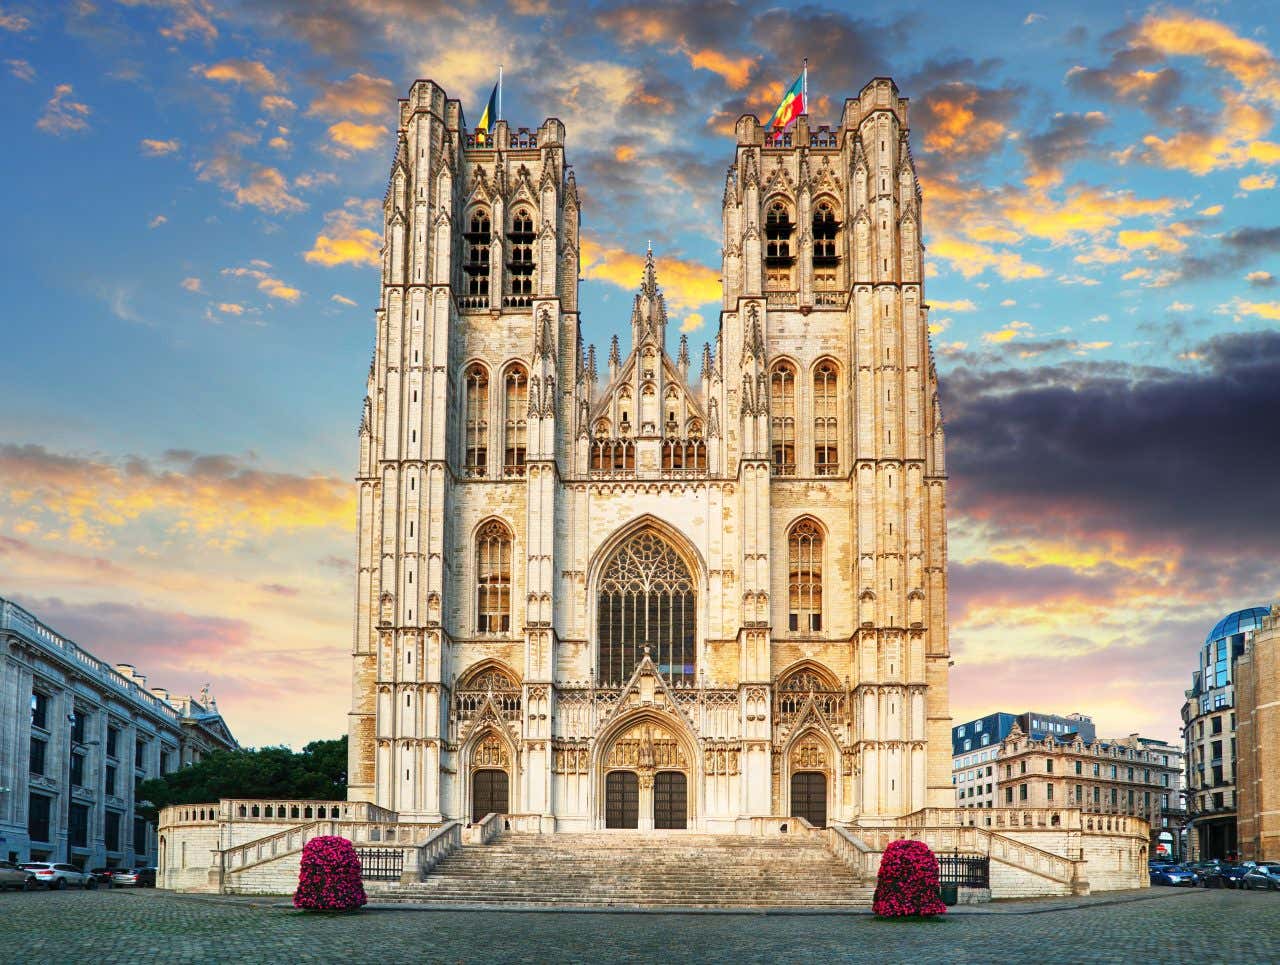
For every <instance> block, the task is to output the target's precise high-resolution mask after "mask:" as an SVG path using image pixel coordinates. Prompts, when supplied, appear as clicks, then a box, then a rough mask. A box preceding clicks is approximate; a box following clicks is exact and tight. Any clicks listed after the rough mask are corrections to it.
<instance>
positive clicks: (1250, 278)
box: [1244, 271, 1276, 288]
mask: <svg viewBox="0 0 1280 965" xmlns="http://www.w3.org/2000/svg"><path fill="white" fill-rule="evenodd" d="M1244 280H1245V281H1247V282H1248V283H1249V286H1250V287H1251V288H1274V287H1275V286H1276V279H1275V276H1274V275H1272V274H1271V272H1269V271H1251V272H1249V274H1247V275H1245V276H1244Z"/></svg>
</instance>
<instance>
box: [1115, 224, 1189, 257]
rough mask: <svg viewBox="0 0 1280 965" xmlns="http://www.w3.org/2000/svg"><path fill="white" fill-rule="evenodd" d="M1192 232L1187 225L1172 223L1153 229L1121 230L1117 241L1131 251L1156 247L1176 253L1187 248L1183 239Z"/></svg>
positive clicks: (1168, 252) (1159, 249)
mask: <svg viewBox="0 0 1280 965" xmlns="http://www.w3.org/2000/svg"><path fill="white" fill-rule="evenodd" d="M1192 233H1193V232H1192V231H1191V229H1190V228H1188V227H1187V226H1186V225H1183V224H1172V225H1169V227H1168V228H1157V229H1154V230H1151V231H1134V230H1126V231H1121V232H1119V233H1118V234H1117V235H1116V242H1117V243H1118V244H1119V245H1120V247H1121V248H1127V249H1128V250H1129V251H1143V250H1147V249H1152V248H1154V249H1156V250H1158V251H1163V252H1165V253H1167V254H1175V255H1176V254H1178V253H1179V252H1183V251H1186V250H1187V243H1186V242H1185V241H1183V240H1182V239H1183V238H1185V237H1186V236H1187V235H1190V234H1192Z"/></svg>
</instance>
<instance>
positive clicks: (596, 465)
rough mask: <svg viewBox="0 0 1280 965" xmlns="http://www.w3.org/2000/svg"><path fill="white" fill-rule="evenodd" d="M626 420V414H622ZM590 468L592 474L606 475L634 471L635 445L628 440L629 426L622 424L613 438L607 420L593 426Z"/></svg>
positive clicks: (632, 441)
mask: <svg viewBox="0 0 1280 965" xmlns="http://www.w3.org/2000/svg"><path fill="white" fill-rule="evenodd" d="M623 418H624V419H625V418H626V413H625V412H624V413H623ZM590 468H591V471H592V472H593V473H600V474H602V475H608V474H612V473H630V472H635V469H636V444H635V441H634V440H633V439H631V438H630V424H629V423H626V422H624V423H623V425H622V426H621V427H620V428H619V431H618V435H617V436H614V435H613V432H612V430H611V428H610V426H609V420H608V419H600V420H599V421H597V422H596V424H595V430H594V433H593V435H592V437H591V459H590Z"/></svg>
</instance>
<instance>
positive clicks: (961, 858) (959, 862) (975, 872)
mask: <svg viewBox="0 0 1280 965" xmlns="http://www.w3.org/2000/svg"><path fill="white" fill-rule="evenodd" d="M938 884H940V885H956V886H957V887H960V888H990V887H991V859H990V858H988V857H986V856H984V855H971V854H940V855H938Z"/></svg>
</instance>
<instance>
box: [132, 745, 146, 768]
mask: <svg viewBox="0 0 1280 965" xmlns="http://www.w3.org/2000/svg"><path fill="white" fill-rule="evenodd" d="M133 766H134V767H138V768H144V767H146V766H147V742H146V741H143V740H140V741H138V742H137V743H136V744H134V745H133Z"/></svg>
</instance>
